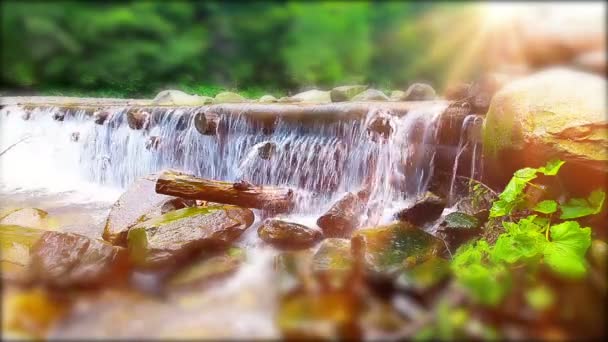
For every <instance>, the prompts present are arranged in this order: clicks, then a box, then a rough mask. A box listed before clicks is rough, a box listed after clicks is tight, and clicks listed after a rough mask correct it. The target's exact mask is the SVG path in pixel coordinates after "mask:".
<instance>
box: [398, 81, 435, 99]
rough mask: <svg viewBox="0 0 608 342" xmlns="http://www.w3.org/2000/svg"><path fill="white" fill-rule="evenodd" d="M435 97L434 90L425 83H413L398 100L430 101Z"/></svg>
mask: <svg viewBox="0 0 608 342" xmlns="http://www.w3.org/2000/svg"><path fill="white" fill-rule="evenodd" d="M436 97H437V94H435V89H433V87H431V86H430V85H428V84H425V83H414V84H412V85H411V86H409V88H407V90H406V91H405V94H404V95H403V97H402V98H401V99H400V100H402V101H430V100H434V99H435V98H436Z"/></svg>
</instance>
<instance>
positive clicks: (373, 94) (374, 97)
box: [351, 89, 389, 101]
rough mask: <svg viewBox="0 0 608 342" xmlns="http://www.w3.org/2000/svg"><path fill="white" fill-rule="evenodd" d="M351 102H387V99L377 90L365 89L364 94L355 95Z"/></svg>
mask: <svg viewBox="0 0 608 342" xmlns="http://www.w3.org/2000/svg"><path fill="white" fill-rule="evenodd" d="M351 100H352V101H388V100H389V98H388V96H386V94H384V93H383V92H381V91H380V90H378V89H367V90H365V91H364V92H362V93H360V94H357V95H356V96H355V97H353V98H352V99H351Z"/></svg>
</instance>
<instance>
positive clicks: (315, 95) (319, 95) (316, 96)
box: [290, 89, 331, 103]
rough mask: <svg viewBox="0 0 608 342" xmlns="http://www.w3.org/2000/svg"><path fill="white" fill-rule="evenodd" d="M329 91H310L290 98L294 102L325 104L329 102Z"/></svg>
mask: <svg viewBox="0 0 608 342" xmlns="http://www.w3.org/2000/svg"><path fill="white" fill-rule="evenodd" d="M329 93H330V92H329V91H324V90H318V89H312V90H308V91H305V92H302V93H298V94H296V95H294V96H291V97H290V100H291V101H294V102H308V103H327V102H331V97H330V95H329Z"/></svg>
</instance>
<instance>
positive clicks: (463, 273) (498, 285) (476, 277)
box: [455, 264, 511, 306]
mask: <svg viewBox="0 0 608 342" xmlns="http://www.w3.org/2000/svg"><path fill="white" fill-rule="evenodd" d="M455 276H456V279H457V280H458V282H459V283H460V284H461V285H462V286H463V287H464V288H466V289H467V291H468V293H469V294H470V295H471V296H472V297H473V298H474V299H476V300H477V301H479V302H481V303H483V304H486V305H490V306H495V305H497V304H499V303H500V301H501V300H502V298H503V297H504V295H505V293H506V292H507V290H508V289H509V287H510V284H511V282H510V278H509V273H508V272H506V270H505V268H504V267H502V266H501V265H497V266H491V267H487V266H484V265H480V264H474V265H471V266H469V267H468V268H465V269H462V270H460V272H457V273H455Z"/></svg>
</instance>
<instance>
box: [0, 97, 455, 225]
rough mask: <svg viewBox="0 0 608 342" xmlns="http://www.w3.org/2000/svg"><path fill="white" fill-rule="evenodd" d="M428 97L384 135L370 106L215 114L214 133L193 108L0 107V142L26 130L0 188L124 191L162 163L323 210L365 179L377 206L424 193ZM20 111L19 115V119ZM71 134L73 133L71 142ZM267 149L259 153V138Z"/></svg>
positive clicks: (430, 134) (432, 114) (428, 164)
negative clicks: (304, 115)
mask: <svg viewBox="0 0 608 342" xmlns="http://www.w3.org/2000/svg"><path fill="white" fill-rule="evenodd" d="M444 109H445V107H444V105H435V106H433V107H429V108H426V109H424V110H421V109H419V110H412V111H411V112H410V113H408V114H407V115H404V116H402V117H396V116H394V117H393V118H392V122H391V123H390V124H391V128H392V131H393V132H392V134H391V135H390V137H389V138H388V139H384V140H382V141H374V140H373V139H371V138H370V134H369V132H368V130H367V129H366V128H367V127H368V125H369V124H370V120H372V119H373V118H374V117H375V115H376V114H377V111H376V110H371V111H370V112H369V113H368V114H367V116H366V117H365V118H363V119H361V120H351V121H339V122H331V123H327V122H325V123H323V122H319V123H307V124H306V125H303V124H299V123H295V122H288V121H285V120H282V119H277V121H276V122H275V125H274V127H275V128H274V130H273V131H272V132H262V131H261V130H260V129H259V127H258V125H257V124H256V123H255V122H253V121H252V120H251V118H248V117H245V116H242V115H237V116H225V117H223V118H222V120H224V121H222V124H223V127H224V134H223V136H222V137H218V136H215V135H202V134H200V133H199V132H198V131H197V130H196V128H195V127H194V122H193V121H194V120H193V118H194V114H195V113H197V112H199V111H202V110H205V109H204V107H200V108H193V107H188V108H171V109H168V108H160V107H159V108H155V109H154V110H153V111H152V116H153V117H155V118H157V119H155V120H152V121H153V122H151V124H150V127H148V128H147V129H141V130H134V129H131V128H130V127H129V125H128V123H127V120H126V116H127V112H128V111H129V110H130V108H128V107H108V108H105V109H103V110H105V111H107V112H109V116H108V119H107V120H106V121H105V122H104V123H103V124H96V123H95V122H94V120H92V119H91V117H90V116H91V115H90V113H86V112H85V111H84V110H81V111H73V112H72V113H71V115H67V114H66V115H65V116H64V119H63V121H58V120H54V119H53V116H54V115H57V114H58V113H60V112H61V111H65V109H60V108H56V107H39V108H34V109H31V110H30V109H25V108H23V107H19V106H8V107H5V108H3V109H2V110H1V112H0V118H1V119H0V120H1V121H0V125H1V130H2V138H1V140H0V150H4V149H5V148H6V147H8V146H9V145H11V144H12V143H14V142H15V141H17V140H19V139H21V138H23V137H26V136H29V138H27V140H25V141H24V142H22V143H20V144H18V145H17V146H15V147H14V148H13V149H12V150H10V151H8V152H7V153H6V154H5V155H3V156H2V158H1V159H0V162H1V163H2V164H1V167H2V180H1V182H2V183H1V186H2V191H3V192H5V193H6V192H10V191H16V190H44V191H57V192H59V191H84V190H91V191H94V192H95V193H96V194H99V193H101V192H103V191H110V190H112V191H114V193H115V192H116V191H118V192H120V191H122V190H124V189H125V188H126V187H127V186H128V185H129V184H130V183H131V182H133V181H134V180H135V179H136V178H138V177H140V176H143V175H147V174H150V173H154V172H158V171H160V170H163V169H166V168H173V169H179V170H183V171H186V172H189V173H192V174H194V175H197V176H200V177H205V178H212V179H220V180H229V181H236V180H240V179H244V180H247V181H250V182H252V183H254V184H260V185H278V186H287V187H292V188H297V189H300V190H303V191H304V192H305V193H308V194H309V197H308V198H307V200H303V201H300V202H301V203H298V206H297V208H296V213H299V214H311V213H318V212H319V211H320V210H323V209H326V208H327V207H328V206H329V205H330V204H331V202H332V201H333V200H335V199H336V198H337V197H338V196H340V195H341V194H343V193H344V192H346V191H358V190H360V189H361V188H362V186H363V185H364V182H366V181H367V182H368V184H369V185H370V186H371V199H370V205H372V206H374V207H377V208H385V207H386V206H387V205H389V204H390V203H392V202H394V201H400V200H406V199H408V198H414V197H416V196H417V195H418V194H420V193H421V192H423V191H425V190H426V188H427V185H428V182H429V179H430V177H431V175H432V170H433V158H434V154H435V153H434V149H433V139H434V134H435V128H436V122H437V118H438V117H439V116H440V113H442V112H443V110H444ZM24 117H26V118H27V120H25V119H24ZM73 135H78V139H77V141H74V140H76V139H74V137H73ZM265 143H270V144H272V145H273V153H272V154H271V155H270V156H269V157H268V158H267V159H264V158H261V157H260V155H259V153H258V152H257V149H258V148H259V147H260V146H261V144H265Z"/></svg>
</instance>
